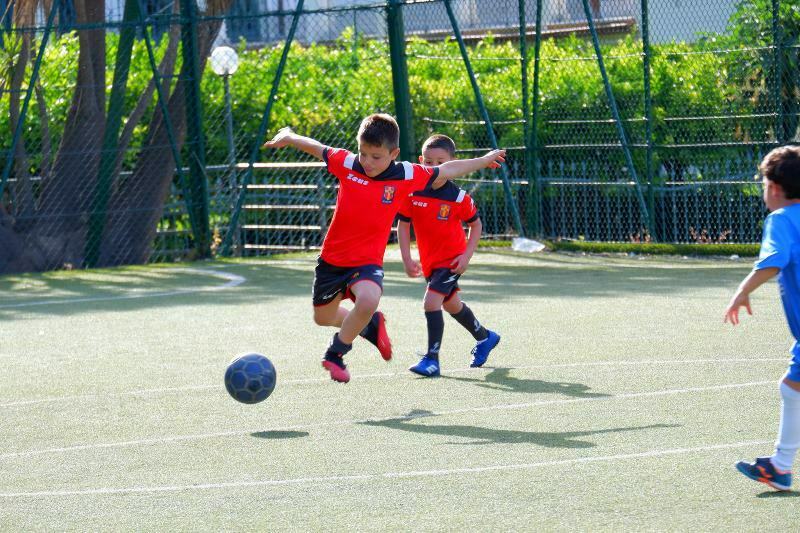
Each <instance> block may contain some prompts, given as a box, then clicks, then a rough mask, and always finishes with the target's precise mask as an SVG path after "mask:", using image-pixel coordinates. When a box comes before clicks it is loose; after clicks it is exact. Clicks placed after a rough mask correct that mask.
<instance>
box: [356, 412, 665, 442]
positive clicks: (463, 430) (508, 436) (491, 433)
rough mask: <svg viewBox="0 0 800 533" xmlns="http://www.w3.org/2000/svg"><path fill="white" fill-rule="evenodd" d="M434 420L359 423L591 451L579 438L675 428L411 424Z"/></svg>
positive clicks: (419, 414)
mask: <svg viewBox="0 0 800 533" xmlns="http://www.w3.org/2000/svg"><path fill="white" fill-rule="evenodd" d="M435 416H437V415H436V414H434V413H431V412H430V411H416V410H415V411H412V412H410V413H409V414H408V415H407V416H404V417H399V418H393V419H390V420H379V421H369V422H360V423H361V424H363V425H365V426H374V427H384V428H388V429H397V430H400V431H409V432H411V433H421V434H425V435H442V436H446V437H459V438H461V439H466V442H464V441H458V442H448V444H469V445H480V444H535V445H537V446H542V447H545V448H593V447H595V446H597V445H596V444H595V443H593V442H589V441H586V440H580V439H579V437H589V436H591V435H601V434H603V433H621V432H624V431H643V430H647V429H660V428H674V427H678V426H677V425H676V424H653V425H650V426H633V427H622V428H610V429H597V430H589V431H564V432H542V431H518V430H508V429H495V428H487V427H479V426H459V425H453V424H448V425H436V424H417V423H414V421H415V420H417V419H419V418H428V417H435Z"/></svg>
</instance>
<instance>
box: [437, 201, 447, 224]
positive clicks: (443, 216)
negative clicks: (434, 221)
mask: <svg viewBox="0 0 800 533" xmlns="http://www.w3.org/2000/svg"><path fill="white" fill-rule="evenodd" d="M436 218H438V219H439V220H447V219H448V218H450V206H449V205H448V204H442V205H440V206H439V215H438V216H437V217H436Z"/></svg>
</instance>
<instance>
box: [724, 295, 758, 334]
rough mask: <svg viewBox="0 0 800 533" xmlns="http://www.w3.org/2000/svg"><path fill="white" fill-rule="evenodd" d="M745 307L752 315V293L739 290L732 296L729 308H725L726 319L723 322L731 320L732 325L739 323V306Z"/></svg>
mask: <svg viewBox="0 0 800 533" xmlns="http://www.w3.org/2000/svg"><path fill="white" fill-rule="evenodd" d="M740 307H744V308H745V309H747V314H748V315H752V314H753V310H752V309H750V295H749V294H746V293H743V292H737V293H736V294H734V295H733V298H731V303H729V304H728V308H727V309H725V320H723V323H725V322H730V323H731V324H732V325H734V326H735V325H737V324H738V323H739V308H740Z"/></svg>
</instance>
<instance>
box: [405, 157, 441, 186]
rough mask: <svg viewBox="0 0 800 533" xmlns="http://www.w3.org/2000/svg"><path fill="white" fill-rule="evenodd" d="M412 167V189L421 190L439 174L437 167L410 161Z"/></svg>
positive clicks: (429, 184)
mask: <svg viewBox="0 0 800 533" xmlns="http://www.w3.org/2000/svg"><path fill="white" fill-rule="evenodd" d="M411 168H412V178H411V179H412V184H413V186H412V190H414V191H421V190H422V189H425V188H427V187H430V186H431V184H433V181H434V180H435V179H436V177H437V176H438V175H439V167H426V166H423V165H417V164H416V163H411Z"/></svg>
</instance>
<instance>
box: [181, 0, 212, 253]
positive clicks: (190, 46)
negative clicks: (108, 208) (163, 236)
mask: <svg viewBox="0 0 800 533" xmlns="http://www.w3.org/2000/svg"><path fill="white" fill-rule="evenodd" d="M181 15H182V16H181V18H182V19H183V20H182V21H181V22H182V24H181V43H182V47H181V48H182V52H183V54H182V57H183V63H184V68H185V72H186V75H187V77H188V79H187V80H185V81H186V84H185V87H186V92H185V99H186V143H185V145H186V148H187V154H188V158H189V161H188V163H189V181H190V183H191V190H192V209H193V211H194V213H195V222H196V224H197V225H196V227H194V228H193V229H194V239H195V249H196V251H197V255H198V256H199V257H208V255H209V254H210V253H211V250H210V245H211V239H210V228H209V214H208V212H209V205H208V204H209V198H208V179H207V178H206V174H205V166H206V165H205V139H204V137H203V104H202V102H201V100H200V73H201V71H200V58H199V57H198V55H197V54H198V50H197V19H198V15H197V5H196V1H195V0H181Z"/></svg>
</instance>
